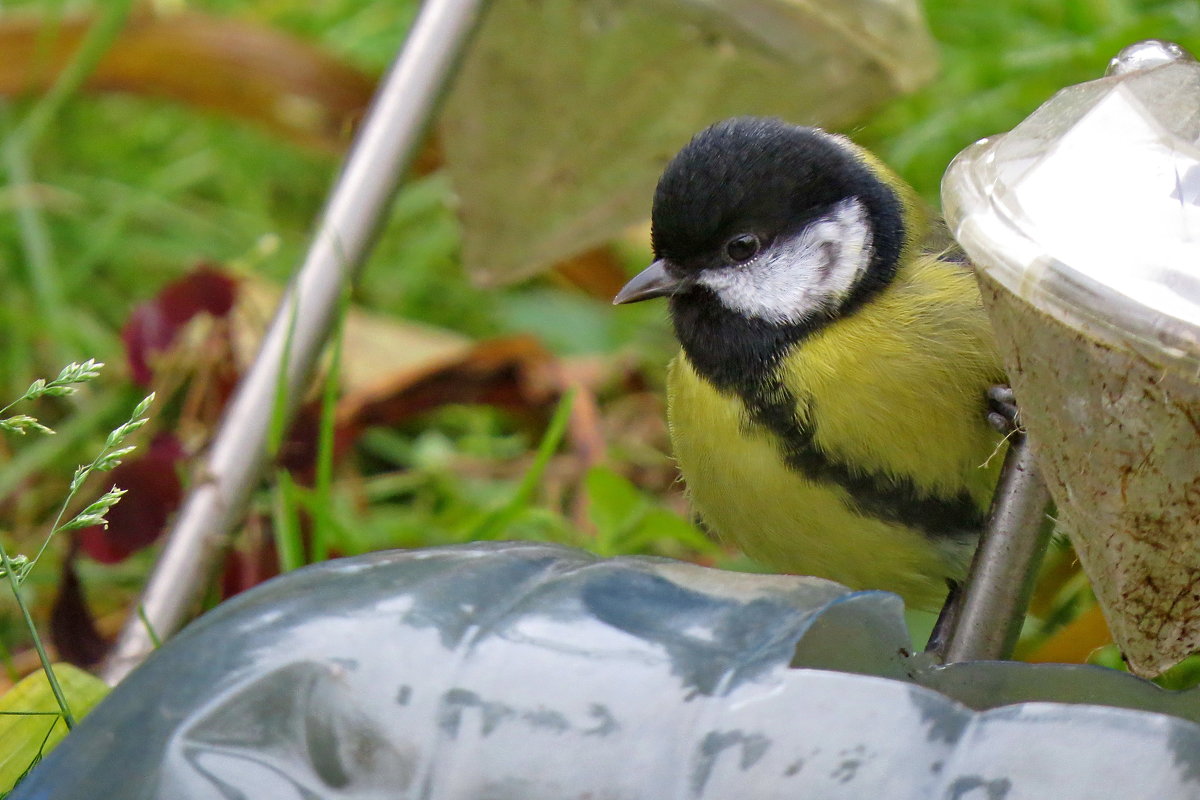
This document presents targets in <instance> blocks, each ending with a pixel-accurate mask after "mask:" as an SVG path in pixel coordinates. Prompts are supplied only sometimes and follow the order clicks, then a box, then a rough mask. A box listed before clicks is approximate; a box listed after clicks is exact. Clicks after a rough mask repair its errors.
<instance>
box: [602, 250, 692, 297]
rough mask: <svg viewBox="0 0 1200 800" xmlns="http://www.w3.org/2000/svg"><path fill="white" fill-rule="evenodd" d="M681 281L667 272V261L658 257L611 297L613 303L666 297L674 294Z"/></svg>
mask: <svg viewBox="0 0 1200 800" xmlns="http://www.w3.org/2000/svg"><path fill="white" fill-rule="evenodd" d="M682 283H683V281H681V280H680V279H679V278H676V277H674V276H673V275H671V273H669V272H667V262H666V261H665V260H664V259H661V258H660V259H658V260H657V261H655V262H654V263H653V264H651V265H650V266H648V267H646V268H645V269H644V270H642V271H641V272H639V273H638V274H637V275H634V276H633V277H632V278H631V279H630V280H629V283H627V284H625V286H623V287H622V288H621V291H619V292H617V296H616V297H614V298H613V305H614V306H619V305H623V304H625V303H640V302H641V301H642V300H649V299H651V298H653V297H667V296H668V295H672V294H674V293H675V292H676V291H677V290H678V289H679V287H680V285H681V284H682Z"/></svg>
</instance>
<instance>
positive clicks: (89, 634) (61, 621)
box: [50, 555, 110, 667]
mask: <svg viewBox="0 0 1200 800" xmlns="http://www.w3.org/2000/svg"><path fill="white" fill-rule="evenodd" d="M50 638H51V639H52V640H53V641H54V647H55V648H56V649H57V650H58V655H59V657H60V658H62V659H64V660H66V661H70V662H71V663H72V664H75V665H76V666H80V667H90V666H92V665H93V664H98V663H100V660H101V659H102V658H104V656H105V654H106V653H108V648H109V646H110V643H109V642H108V641H107V640H106V639H105V638H104V637H103V636H101V635H100V631H99V630H97V628H96V621H95V620H94V619H92V612H91V610H90V609H88V605H87V599H86V598H85V597H84V596H83V585H82V584H81V583H80V582H79V575H77V574H76V572H75V560H74V557H73V555H72V556H68V557H67V558H66V560H64V561H63V567H62V580H61V581H59V583H58V596H57V597H55V598H54V606H53V607H52V608H51V609H50Z"/></svg>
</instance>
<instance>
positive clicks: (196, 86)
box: [0, 11, 375, 151]
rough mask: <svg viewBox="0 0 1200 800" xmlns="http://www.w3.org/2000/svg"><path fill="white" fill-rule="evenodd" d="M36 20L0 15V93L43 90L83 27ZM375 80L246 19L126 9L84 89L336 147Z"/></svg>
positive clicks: (81, 20)
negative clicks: (163, 101) (166, 103)
mask: <svg viewBox="0 0 1200 800" xmlns="http://www.w3.org/2000/svg"><path fill="white" fill-rule="evenodd" d="M91 23H92V19H91V17H88V16H78V17H72V18H70V19H67V20H64V21H63V22H61V23H59V24H58V25H57V26H52V23H48V22H46V21H45V20H42V19H40V18H36V17H11V16H10V17H7V18H5V19H4V20H3V22H0V53H3V58H0V95H6V96H10V97H11V96H16V95H21V94H26V93H30V92H37V91H42V90H44V89H45V88H46V87H48V86H49V85H50V84H51V83H52V82H53V81H54V79H55V78H56V77H57V76H58V73H59V72H60V71H61V70H62V68H63V67H64V66H65V65H66V63H67V62H68V61H69V60H70V58H71V56H72V55H73V54H74V52H75V50H76V49H77V48H78V46H79V43H80V41H81V40H82V38H83V36H84V34H85V33H86V32H87V29H88V27H89V26H90V25H91ZM374 86H375V81H374V80H373V79H372V78H371V77H369V76H367V75H365V74H363V73H362V72H360V71H359V70H357V69H355V68H354V67H351V66H350V65H348V64H346V63H345V62H343V61H341V60H339V59H337V58H335V57H334V56H332V55H330V54H329V53H327V52H325V51H323V50H322V49H320V48H318V47H316V46H314V45H312V44H310V43H308V42H305V41H302V40H300V39H297V38H295V37H293V36H288V35H286V34H283V33H280V32H279V31H275V30H271V29H270V28H264V27H261V26H257V25H252V24H250V23H247V22H243V21H238V20H232V19H221V18H218V17H212V16H208V15H205V14H201V13H197V12H193V11H185V12H179V13H170V14H162V15H156V14H153V13H149V12H140V13H136V14H134V15H133V16H132V17H131V18H130V19H129V22H128V23H127V24H126V26H125V29H124V30H123V31H122V32H121V34H120V35H119V36H118V38H117V40H116V42H114V43H113V46H112V47H110V48H109V49H108V52H107V53H106V54H105V55H104V57H103V58H102V59H101V60H100V63H99V64H97V66H96V69H95V70H94V71H93V72H92V74H91V75H90V76H89V78H88V80H87V83H86V88H88V89H93V90H104V91H121V92H132V93H135V94H141V95H148V96H155V97H167V98H170V99H172V100H176V101H178V102H181V103H186V104H188V105H191V106H195V107H198V108H205V109H209V110H213V111H219V112H222V113H225V114H231V115H233V116H235V117H239V118H241V119H247V120H251V121H254V122H257V123H259V124H261V125H264V126H266V127H267V128H268V129H270V130H272V131H274V132H276V133H280V134H282V135H284V136H286V137H287V138H289V139H291V140H293V141H295V142H297V143H300V144H303V145H306V146H309V147H318V148H321V149H325V150H332V151H341V150H343V149H344V148H345V146H346V145H347V144H348V143H349V141H350V132H351V130H352V128H353V125H354V123H355V122H357V121H358V119H359V117H360V116H361V115H362V113H363V110H364V109H365V108H366V106H367V103H368V101H369V100H370V99H371V94H372V92H373V91H374Z"/></svg>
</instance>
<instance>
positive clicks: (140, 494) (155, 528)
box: [79, 433, 184, 564]
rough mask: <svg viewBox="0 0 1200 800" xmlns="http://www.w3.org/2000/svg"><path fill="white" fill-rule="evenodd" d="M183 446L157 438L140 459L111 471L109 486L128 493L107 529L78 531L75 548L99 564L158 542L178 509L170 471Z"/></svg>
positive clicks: (112, 512)
mask: <svg viewBox="0 0 1200 800" xmlns="http://www.w3.org/2000/svg"><path fill="white" fill-rule="evenodd" d="M183 457H184V452H183V446H182V445H181V444H180V443H179V440H178V439H176V438H175V437H174V436H172V435H171V434H169V433H160V434H159V435H158V436H156V437H155V438H154V441H152V442H151V443H150V446H149V447H148V448H146V452H145V454H143V455H142V456H141V457H140V458H133V459H130V460H128V461H126V462H124V463H123V464H121V466H119V467H117V468H116V469H114V470H113V471H112V475H111V479H110V481H109V483H110V484H112V485H116V486H118V487H119V488H121V489H125V490H126V491H127V492H128V494H126V495H125V496H124V497H122V498H121V502H119V503H117V504H116V505H115V506H113V507H112V509H111V510H109V512H108V528H107V529H106V528H103V527H101V526H99V525H93V526H92V527H90V528H83V529H82V530H80V531H79V545H80V547H81V548H82V549H83V552H85V553H86V554H87V555H88V556H90V557H91V558H93V559H95V560H96V561H99V562H101V563H104V564H114V563H116V562H118V561H123V560H124V559H126V558H128V557H129V555H130V554H131V553H134V552H136V551H138V550H140V549H142V548H143V547H145V546H147V545H149V544H151V543H152V542H154V540H155V539H157V538H158V537H159V536H160V535H161V534H162V532H163V529H164V528H165V527H166V524H167V519H168V518H169V517H170V516H171V514H172V513H173V512H174V511H175V509H176V508H178V507H179V502H180V499H181V497H182V494H183V487H182V485H181V484H180V481H179V475H178V474H177V472H176V470H175V466H176V463H177V462H178V461H180V460H181V459H182V458H183Z"/></svg>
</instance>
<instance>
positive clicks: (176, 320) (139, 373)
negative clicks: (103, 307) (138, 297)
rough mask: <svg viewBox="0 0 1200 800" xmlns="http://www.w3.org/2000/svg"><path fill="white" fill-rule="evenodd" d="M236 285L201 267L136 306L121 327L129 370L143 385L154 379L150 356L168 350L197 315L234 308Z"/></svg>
mask: <svg viewBox="0 0 1200 800" xmlns="http://www.w3.org/2000/svg"><path fill="white" fill-rule="evenodd" d="M236 294H237V283H236V282H235V281H234V279H233V278H231V277H230V276H229V275H227V274H225V273H224V272H221V271H220V270H218V269H217V268H216V267H213V266H211V265H208V264H201V265H199V266H198V267H196V268H195V269H194V270H192V271H191V272H189V273H188V274H187V275H184V276H183V277H182V278H180V279H179V280H175V281H172V282H171V283H168V284H167V285H166V286H164V287H163V288H162V289H161V290H160V291H159V293H158V294H157V295H156V296H155V297H154V299H153V300H150V301H147V302H145V303H142V304H141V305H139V306H137V307H136V308H135V309H133V311H132V312H131V313H130V315H129V319H127V320H126V321H125V325H124V327H123V328H121V341H122V342H123V343H124V344H125V355H126V357H127V358H128V359H129V371H130V372H131V373H132V374H133V380H134V381H135V382H136V383H137V384H139V385H140V386H147V385H149V383H150V380H151V378H152V377H153V374H154V373H153V370H152V369H151V364H150V362H151V357H152V356H153V355H155V354H156V353H161V352H162V351H164V350H166V349H168V348H169V347H170V346H171V344H172V343H173V342H174V341H175V337H176V336H178V335H179V331H180V329H181V328H183V326H184V325H186V324H187V323H188V322H189V321H190V320H191V319H192V317H194V316H196V315H197V314H202V313H206V314H211V315H213V316H214V317H224V316H225V315H226V314H228V313H229V310H230V309H231V308H233V301H234V296H235V295H236Z"/></svg>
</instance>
